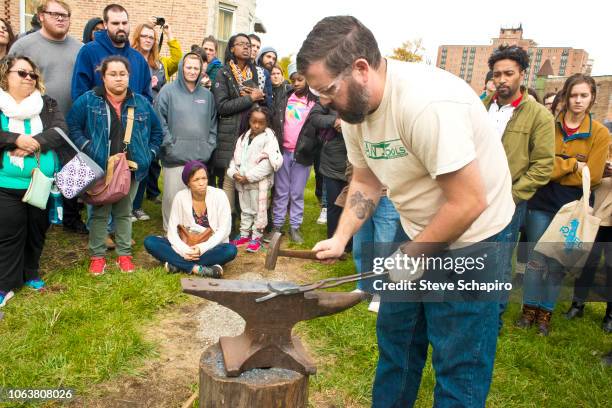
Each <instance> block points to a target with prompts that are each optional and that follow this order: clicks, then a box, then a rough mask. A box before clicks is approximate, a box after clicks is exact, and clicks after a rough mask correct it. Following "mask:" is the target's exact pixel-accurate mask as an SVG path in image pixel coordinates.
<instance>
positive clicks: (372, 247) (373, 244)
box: [353, 197, 407, 292]
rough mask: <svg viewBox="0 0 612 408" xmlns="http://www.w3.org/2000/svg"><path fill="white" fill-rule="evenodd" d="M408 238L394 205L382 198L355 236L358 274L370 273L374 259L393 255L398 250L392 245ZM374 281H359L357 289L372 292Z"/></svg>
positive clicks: (354, 259) (354, 243) (354, 253)
mask: <svg viewBox="0 0 612 408" xmlns="http://www.w3.org/2000/svg"><path fill="white" fill-rule="evenodd" d="M398 234H399V236H398ZM406 238H407V236H406V234H405V233H404V230H403V229H402V226H401V224H400V216H399V213H398V212H397V210H396V209H395V207H394V206H393V203H392V202H391V200H389V199H388V198H387V197H381V199H380V201H379V202H378V206H377V207H376V210H375V211H374V214H372V216H371V217H370V218H369V219H368V220H366V222H365V223H364V224H363V225H362V226H361V228H360V229H359V231H357V233H356V234H355V235H354V236H353V261H354V262H355V268H356V269H357V273H363V272H370V271H371V270H372V268H373V267H374V265H373V262H374V260H373V258H374V257H387V256H389V255H391V254H392V253H393V251H395V250H396V249H397V245H396V246H395V247H393V245H392V243H394V242H405V241H406ZM374 252H378V253H374ZM380 252H386V253H380ZM373 280H374V278H371V279H366V280H359V281H357V288H358V289H361V290H364V291H368V292H371V291H372V290H371V287H372V281H373Z"/></svg>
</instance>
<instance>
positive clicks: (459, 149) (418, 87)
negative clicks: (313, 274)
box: [342, 60, 514, 242]
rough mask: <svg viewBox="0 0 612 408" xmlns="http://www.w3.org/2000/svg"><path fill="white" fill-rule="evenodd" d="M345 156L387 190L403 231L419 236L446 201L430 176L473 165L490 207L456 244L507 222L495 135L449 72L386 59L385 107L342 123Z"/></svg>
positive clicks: (507, 187)
mask: <svg viewBox="0 0 612 408" xmlns="http://www.w3.org/2000/svg"><path fill="white" fill-rule="evenodd" d="M342 134H343V135H344V139H345V141H346V148H347V153H348V159H349V161H350V162H351V163H352V164H353V166H355V167H362V168H364V167H369V168H370V169H371V170H372V171H373V172H374V174H375V175H376V176H377V177H378V179H379V180H380V181H381V182H382V183H383V184H385V185H387V187H388V189H389V190H388V193H389V198H390V199H391V201H392V202H393V204H394V205H395V208H397V210H398V212H399V214H400V217H401V222H402V226H403V227H404V230H405V231H406V233H407V234H408V236H409V237H410V238H414V237H415V236H416V235H418V234H419V233H420V232H421V231H422V230H423V229H424V228H425V227H426V226H427V225H428V224H429V222H430V221H431V219H432V218H433V216H434V215H435V214H436V212H437V211H438V209H439V208H440V206H441V205H442V204H443V203H444V196H443V194H442V189H441V188H440V187H439V185H438V184H437V182H436V180H435V178H436V176H438V175H440V174H446V173H450V172H453V171H456V170H459V169H461V168H462V167H465V166H466V165H467V164H469V163H470V162H472V161H473V160H477V161H478V165H479V168H480V174H481V176H482V180H483V183H484V185H485V189H486V195H487V203H488V204H489V205H488V207H487V209H486V210H485V211H484V212H483V213H482V214H481V215H480V217H478V219H476V221H474V223H473V224H472V225H471V227H470V228H469V229H468V230H467V231H466V232H465V233H464V234H463V235H462V236H461V237H460V238H459V240H458V241H457V242H478V241H482V240H484V239H487V238H489V237H491V236H492V235H494V234H496V233H498V232H499V231H501V230H502V229H503V228H504V227H505V226H506V225H507V224H508V223H509V222H510V220H511V219H512V215H513V214H514V201H513V200H512V181H511V179H510V170H509V169H508V162H507V160H506V153H505V152H504V148H503V146H502V143H501V141H500V138H499V135H498V134H497V132H496V130H495V128H494V127H493V125H492V123H491V121H490V119H489V118H488V116H487V111H486V109H485V108H484V105H483V104H482V102H481V101H480V99H479V98H478V96H477V95H476V94H475V93H474V91H473V90H472V89H471V88H470V87H469V86H468V85H467V84H466V83H465V82H464V81H463V80H461V79H459V78H457V77H455V76H454V75H452V74H450V73H448V72H446V71H443V70H441V69H438V68H434V67H431V66H428V65H423V64H413V63H404V62H398V61H393V60H387V78H386V83H385V90H384V95H383V99H382V102H381V104H380V106H379V107H378V108H377V109H376V111H375V112H373V113H372V114H370V115H368V116H367V117H366V120H365V121H364V122H363V123H360V124H358V125H351V124H348V123H345V122H342Z"/></svg>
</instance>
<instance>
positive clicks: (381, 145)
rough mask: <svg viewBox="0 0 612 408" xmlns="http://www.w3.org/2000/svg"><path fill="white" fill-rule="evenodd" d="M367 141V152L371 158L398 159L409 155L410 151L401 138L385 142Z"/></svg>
mask: <svg viewBox="0 0 612 408" xmlns="http://www.w3.org/2000/svg"><path fill="white" fill-rule="evenodd" d="M364 142H365V154H366V156H368V157H369V158H370V159H374V160H378V159H397V158H398V157H404V156H408V151H407V150H406V147H405V146H404V144H403V143H402V141H401V140H400V139H395V140H385V141H384V142H378V143H372V142H368V141H367V140H366V141H364Z"/></svg>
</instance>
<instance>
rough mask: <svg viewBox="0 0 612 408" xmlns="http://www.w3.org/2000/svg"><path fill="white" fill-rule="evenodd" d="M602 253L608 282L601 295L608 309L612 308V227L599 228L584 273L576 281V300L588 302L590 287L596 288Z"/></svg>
mask: <svg viewBox="0 0 612 408" xmlns="http://www.w3.org/2000/svg"><path fill="white" fill-rule="evenodd" d="M602 254H603V255H604V259H605V262H604V265H603V271H604V273H605V274H606V283H605V287H604V290H603V293H600V295H601V297H602V298H603V300H605V301H606V302H608V310H612V227H600V228H599V232H598V233H597V238H595V245H594V246H593V250H592V251H591V254H590V255H589V258H588V259H587V261H586V263H585V265H584V269H583V270H582V274H580V276H579V277H578V278H577V279H576V281H575V282H574V302H579V303H582V302H586V301H587V298H588V296H589V291H590V289H591V288H593V289H595V287H594V286H593V284H594V282H595V274H596V273H597V269H598V267H599V261H600V260H601V255H602Z"/></svg>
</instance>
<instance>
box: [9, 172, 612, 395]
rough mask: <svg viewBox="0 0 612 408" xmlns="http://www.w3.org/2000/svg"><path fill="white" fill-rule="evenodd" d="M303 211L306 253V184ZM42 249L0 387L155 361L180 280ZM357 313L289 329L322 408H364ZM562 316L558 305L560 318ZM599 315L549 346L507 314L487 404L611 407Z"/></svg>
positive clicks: (368, 345)
mask: <svg viewBox="0 0 612 408" xmlns="http://www.w3.org/2000/svg"><path fill="white" fill-rule="evenodd" d="M306 201H307V208H306V215H305V222H304V226H303V232H304V235H305V238H306V241H307V242H306V245H305V247H309V246H311V245H313V244H314V243H315V242H316V241H317V240H319V239H322V238H324V236H325V228H324V226H320V225H317V224H316V223H315V220H316V218H317V216H318V206H317V205H316V200H315V198H314V193H313V180H311V181H310V183H309V186H308V189H307V197H306ZM145 209H146V210H147V211H148V212H149V214H150V215H152V216H153V218H154V219H153V221H151V222H149V223H136V224H135V229H134V238H135V240H136V241H137V243H138V244H137V246H136V251H137V256H138V253H139V252H141V251H143V249H142V239H143V238H144V236H146V235H147V234H148V233H152V232H154V233H158V232H159V231H160V225H161V221H160V214H159V210H157V212H156V207H155V206H153V205H152V204H150V203H148V202H146V203H145ZM147 229H153V230H154V231H147ZM49 240H50V241H49V245H52V244H51V240H54V241H53V245H54V246H53V248H54V250H53V253H52V254H51V258H52V260H53V268H52V269H53V270H52V272H49V273H48V274H47V275H46V280H47V282H48V285H49V289H50V290H49V291H48V292H47V293H45V294H44V295H42V296H41V295H39V294H35V293H29V292H28V291H26V290H22V291H21V292H19V293H17V295H16V297H15V298H14V299H13V300H11V301H10V302H9V303H8V305H7V306H6V307H5V308H4V309H3V312H4V313H5V317H4V319H3V320H1V321H0V356H1V357H0V358H1V363H0V387H21V388H27V387H37V388H41V387H69V388H75V389H76V390H77V394H79V395H84V394H87V392H88V390H89V389H91V387H92V386H93V385H95V384H96V383H100V382H103V381H106V380H109V379H112V378H116V377H117V376H119V375H125V374H127V375H130V374H132V373H136V372H137V371H138V369H139V367H141V366H142V362H143V361H144V359H148V358H155V356H156V350H155V345H153V344H150V343H148V342H146V341H145V340H144V338H143V336H142V333H141V331H140V330H139V328H140V327H142V325H144V324H148V323H150V322H151V321H152V320H153V321H154V320H155V319H156V316H158V314H159V313H160V312H161V311H163V310H165V309H168V308H173V307H176V305H178V304H181V303H184V302H186V301H187V299H188V297H187V296H185V295H183V294H182V293H181V290H180V282H179V280H180V278H181V276H180V275H168V274H166V273H165V272H164V271H163V270H162V269H161V268H152V269H150V270H148V271H147V273H136V274H132V275H124V274H120V273H118V272H116V271H114V272H113V273H110V274H106V275H104V276H103V277H100V278H98V279H92V278H91V277H90V276H88V274H87V271H86V268H87V253H86V251H85V250H84V249H83V248H84V247H83V246H82V245H80V246H79V245H75V240H74V239H73V238H68V237H67V236H65V235H64V234H63V233H57V232H53V233H52V234H51V236H50V238H49ZM313 269H314V270H315V273H313V279H314V278H318V277H329V276H341V275H346V274H351V273H353V265H352V262H351V261H346V262H341V263H337V264H335V265H332V266H322V265H313ZM353 287H354V286H353V285H345V287H343V288H342V289H345V290H352V289H353ZM366 306H367V305H366V304H361V305H358V306H357V307H355V308H353V309H350V310H348V311H346V312H344V313H341V314H337V315H334V316H331V317H326V318H321V319H318V320H312V321H309V322H304V323H301V324H300V325H299V326H298V332H299V333H300V335H301V336H303V337H304V338H305V340H306V342H307V343H308V344H309V346H310V349H311V350H312V351H313V353H315V355H316V357H317V360H318V361H319V368H318V374H317V375H316V376H313V377H312V378H311V390H310V393H311V395H312V396H313V397H314V398H316V401H324V404H325V405H324V406H329V405H331V404H334V405H335V406H338V407H343V406H369V405H370V388H371V382H372V378H373V374H374V368H375V365H376V359H377V348H376V338H375V315H373V314H372V313H369V312H368V311H367V309H366ZM566 307H567V304H561V305H560V306H559V310H562V309H565V308H566ZM603 311H604V307H603V306H602V305H593V304H590V305H589V306H588V307H587V313H586V314H585V317H584V318H583V319H579V320H577V321H575V322H574V321H572V322H567V321H565V319H563V318H561V317H559V313H556V314H555V316H554V318H553V332H552V334H551V336H549V337H548V338H541V337H538V336H536V335H535V334H534V332H523V331H521V330H518V329H515V328H514V327H512V325H511V324H509V323H510V322H512V321H513V320H514V319H515V318H516V317H517V314H518V312H519V306H518V305H517V304H513V305H511V306H510V310H509V312H508V313H507V315H506V321H507V323H506V326H505V328H504V333H503V335H502V337H501V338H500V340H499V343H498V353H497V359H496V366H495V373H494V380H493V385H492V389H491V393H490V396H489V406H492V407H598V406H602V407H603V406H610V405H611V404H612V398H611V397H610V384H612V370H610V369H605V368H603V367H602V366H601V365H600V364H599V358H600V357H601V355H602V354H603V352H606V351H607V350H609V349H610V348H612V336H605V335H604V334H603V332H602V331H601V329H600V328H599V323H600V321H601V317H602V315H603ZM433 386H434V379H433V371H432V369H431V366H430V365H429V364H428V365H427V366H426V368H425V371H424V376H423V381H422V387H421V393H420V399H419V402H418V404H417V405H418V406H419V407H427V406H431V405H432V390H433ZM0 405H1V404H0Z"/></svg>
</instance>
